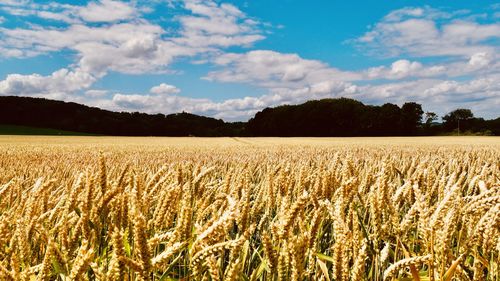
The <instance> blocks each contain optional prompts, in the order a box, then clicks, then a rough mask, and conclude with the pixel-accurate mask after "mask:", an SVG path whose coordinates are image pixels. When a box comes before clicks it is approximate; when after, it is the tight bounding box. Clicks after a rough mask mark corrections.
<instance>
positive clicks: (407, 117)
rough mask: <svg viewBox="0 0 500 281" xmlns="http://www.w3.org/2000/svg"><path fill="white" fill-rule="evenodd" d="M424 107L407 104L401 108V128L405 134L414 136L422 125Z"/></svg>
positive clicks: (413, 103) (414, 103)
mask: <svg viewBox="0 0 500 281" xmlns="http://www.w3.org/2000/svg"><path fill="white" fill-rule="evenodd" d="M422 114H424V111H423V110H422V105H420V104H418V103H416V102H407V103H405V104H403V106H402V107H401V126H402V129H403V134H406V135H414V134H416V132H417V131H418V128H419V127H420V125H422Z"/></svg>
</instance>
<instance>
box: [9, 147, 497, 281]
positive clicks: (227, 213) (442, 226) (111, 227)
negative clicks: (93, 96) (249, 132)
mask: <svg viewBox="0 0 500 281" xmlns="http://www.w3.org/2000/svg"><path fill="white" fill-rule="evenodd" d="M499 250H500V140H499V139H498V138H494V137H492V138H420V139H418V138H407V139H404V138H379V139H376V138H367V139H362V138H360V139H274V138H269V139H247V140H245V141H241V140H236V141H235V140H232V139H195V138H171V139H169V138H107V137H102V138H101V137H81V138H80V137H65V138H56V137H22V138H21V137H0V279H1V280H343V281H347V280H436V281H437V280H443V281H450V280H452V279H454V280H500V272H499V271H500V266H499V264H500V254H499Z"/></svg>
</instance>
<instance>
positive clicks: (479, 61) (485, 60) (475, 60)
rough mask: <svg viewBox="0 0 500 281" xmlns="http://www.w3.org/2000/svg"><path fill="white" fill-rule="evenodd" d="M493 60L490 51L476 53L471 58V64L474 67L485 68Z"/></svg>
mask: <svg viewBox="0 0 500 281" xmlns="http://www.w3.org/2000/svg"><path fill="white" fill-rule="evenodd" d="M491 62H492V58H491V55H490V54H488V53H484V52H482V53H476V54H473V55H472V56H471V57H470V59H469V65H470V66H472V67H474V68H483V67H485V66H488V65H489V64H490V63H491Z"/></svg>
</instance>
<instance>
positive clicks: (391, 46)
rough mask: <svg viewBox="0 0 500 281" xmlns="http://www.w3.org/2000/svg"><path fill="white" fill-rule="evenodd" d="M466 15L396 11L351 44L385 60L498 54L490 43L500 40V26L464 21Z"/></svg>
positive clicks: (470, 19)
mask: <svg viewBox="0 0 500 281" xmlns="http://www.w3.org/2000/svg"><path fill="white" fill-rule="evenodd" d="M466 13H467V11H457V12H455V13H446V12H440V11H437V10H434V9H431V8H429V7H425V8H404V9H400V10H396V11H393V12H391V13H389V14H388V15H387V16H386V17H384V18H383V19H382V20H381V21H380V22H378V23H377V24H375V25H374V27H373V28H371V30H369V31H368V32H366V33H365V34H364V35H363V36H361V37H359V38H357V39H356V40H354V41H352V42H354V43H355V44H358V46H361V47H363V49H365V50H367V51H368V52H369V53H373V54H383V55H385V56H399V55H411V56H420V57H424V56H470V55H473V54H474V53H478V52H487V53H493V52H496V51H498V47H497V46H496V45H495V44H492V43H489V42H488V41H491V40H495V39H498V38H500V24H499V23H490V24H487V23H478V22H475V21H473V19H474V17H473V16H471V15H467V17H464V18H461V17H462V16H464V14H466ZM442 19H447V20H446V21H443V20H442Z"/></svg>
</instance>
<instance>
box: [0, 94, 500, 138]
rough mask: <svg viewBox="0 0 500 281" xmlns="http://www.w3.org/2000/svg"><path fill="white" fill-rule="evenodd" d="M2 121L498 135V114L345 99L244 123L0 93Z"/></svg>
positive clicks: (120, 132)
mask: <svg viewBox="0 0 500 281" xmlns="http://www.w3.org/2000/svg"><path fill="white" fill-rule="evenodd" d="M439 119H442V120H443V122H438V120H439ZM0 124H3V125H18V126H30V127H38V128H51V129H57V130H65V131H72V132H82V133H87V134H101V135H116V136H202V137H209V136H215V137H218V136H283V137H292V136H314V137H327V136H331V137H334V136H419V135H451V134H458V133H459V132H458V130H460V133H461V134H480V135H497V136H498V135H500V118H497V119H493V120H484V119H483V118H476V117H474V115H473V113H472V112H471V111H470V110H469V109H464V108H461V109H456V110H454V111H452V112H450V113H448V114H447V115H445V116H443V117H442V118H439V117H438V116H437V115H436V114H435V113H433V112H424V111H423V110H422V106H421V105H420V104H418V103H414V102H408V103H405V104H403V106H401V107H399V106H398V105H395V104H390V103H386V104H384V105H382V106H374V105H365V104H363V103H361V102H359V101H356V100H353V99H348V98H338V99H322V100H313V101H308V102H306V103H303V104H300V105H282V106H278V107H274V108H266V109H264V110H262V111H260V112H258V113H257V114H256V115H255V116H254V117H253V118H251V119H250V120H249V121H248V122H224V121H223V120H220V119H215V118H210V117H204V116H198V115H195V114H190V113H184V112H183V113H176V114H169V115H164V114H145V113H139V112H133V113H129V112H112V111H107V110H102V109H99V108H94V107H88V106H85V105H81V104H77V103H71V102H70V103H68V102H62V101H55V100H48V99H41V98H28V97H12V96H6V97H0Z"/></svg>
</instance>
